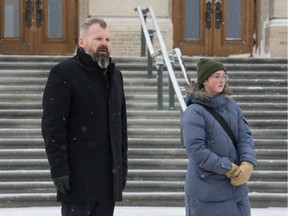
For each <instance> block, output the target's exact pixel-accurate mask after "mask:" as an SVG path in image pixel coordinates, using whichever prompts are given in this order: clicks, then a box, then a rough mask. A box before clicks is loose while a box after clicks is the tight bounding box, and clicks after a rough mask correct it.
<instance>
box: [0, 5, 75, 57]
mask: <svg viewBox="0 0 288 216" xmlns="http://www.w3.org/2000/svg"><path fill="white" fill-rule="evenodd" d="M76 34H77V14H76V1H75V0H73V1H70V0H0V54H71V53H73V52H74V50H75V45H76V44H75V40H76Z"/></svg>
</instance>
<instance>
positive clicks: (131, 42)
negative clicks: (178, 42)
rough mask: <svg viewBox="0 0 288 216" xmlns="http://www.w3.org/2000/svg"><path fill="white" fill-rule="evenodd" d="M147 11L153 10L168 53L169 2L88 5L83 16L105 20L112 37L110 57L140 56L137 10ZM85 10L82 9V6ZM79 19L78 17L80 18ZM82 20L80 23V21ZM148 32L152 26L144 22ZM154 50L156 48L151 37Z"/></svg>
mask: <svg viewBox="0 0 288 216" xmlns="http://www.w3.org/2000/svg"><path fill="white" fill-rule="evenodd" d="M137 5H139V6H140V7H141V8H143V9H144V8H147V7H148V6H152V8H153V10H154V12H155V15H156V17H157V20H158V24H159V27H160V30H161V31H162V36H163V38H165V45H166V46H167V49H168V50H169V49H172V44H173V33H172V32H173V27H172V21H171V17H170V15H171V12H170V0H157V1H155V0H145V1H144V0H105V1H92V0H89V1H88V11H87V13H88V14H86V15H84V16H83V15H82V17H87V16H88V15H91V16H96V17H101V18H104V19H105V21H106V22H107V23H108V25H109V28H110V30H111V33H112V38H111V39H112V44H113V48H112V56H113V55H114V56H140V54H141V23H140V19H139V15H138V12H137V11H135V8H136V6H137ZM83 7H84V6H83ZM80 16H81V14H80ZM80 20H81V19H80ZM147 24H148V28H149V29H152V28H153V25H152V23H151V21H150V17H149V16H148V18H147ZM154 41H155V43H154V45H155V50H157V47H158V49H159V45H158V42H157V38H156V37H154Z"/></svg>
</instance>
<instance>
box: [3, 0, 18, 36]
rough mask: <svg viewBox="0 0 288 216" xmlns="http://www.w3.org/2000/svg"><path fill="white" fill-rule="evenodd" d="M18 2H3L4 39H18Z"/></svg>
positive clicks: (11, 0)
mask: <svg viewBox="0 0 288 216" xmlns="http://www.w3.org/2000/svg"><path fill="white" fill-rule="evenodd" d="M19 26H20V21H19V0H5V1H4V37H19V28H20V27H19Z"/></svg>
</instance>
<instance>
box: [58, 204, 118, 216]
mask: <svg viewBox="0 0 288 216" xmlns="http://www.w3.org/2000/svg"><path fill="white" fill-rule="evenodd" d="M61 204H62V209H61V212H62V216H113V214H114V208H115V202H114V201H100V202H89V203H71V202H65V203H61Z"/></svg>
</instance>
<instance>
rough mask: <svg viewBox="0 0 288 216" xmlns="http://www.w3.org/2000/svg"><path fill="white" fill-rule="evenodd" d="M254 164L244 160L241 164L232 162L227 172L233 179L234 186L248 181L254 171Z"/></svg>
mask: <svg viewBox="0 0 288 216" xmlns="http://www.w3.org/2000/svg"><path fill="white" fill-rule="evenodd" d="M252 170H253V164H251V163H249V162H246V161H243V162H242V163H241V164H240V166H237V165H236V164H234V163H232V168H231V169H230V170H229V171H228V172H227V173H226V174H225V175H226V176H227V177H228V178H230V179H231V184H232V185H233V186H239V185H242V184H244V183H246V182H247V181H248V180H249V178H250V176H251V173H252Z"/></svg>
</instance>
